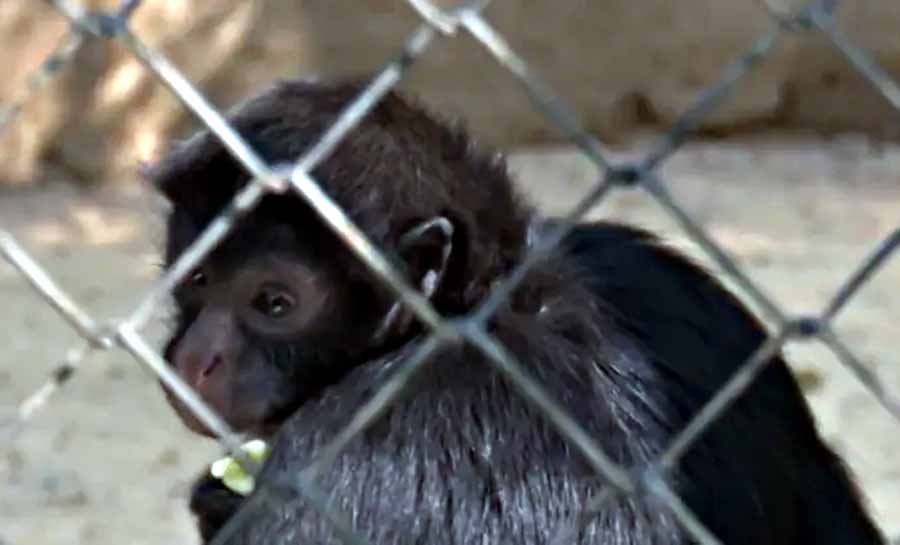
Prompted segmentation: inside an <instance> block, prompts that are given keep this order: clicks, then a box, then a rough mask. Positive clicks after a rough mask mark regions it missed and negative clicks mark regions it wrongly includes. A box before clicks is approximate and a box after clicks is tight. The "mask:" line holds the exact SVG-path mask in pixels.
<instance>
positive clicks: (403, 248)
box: [398, 216, 453, 299]
mask: <svg viewBox="0 0 900 545" xmlns="http://www.w3.org/2000/svg"><path fill="white" fill-rule="evenodd" d="M452 252H453V224H452V223H450V220H448V219H447V218H445V217H443V216H436V217H434V218H431V219H428V220H425V221H423V222H421V223H419V224H417V225H415V226H413V227H412V228H411V229H409V230H408V231H406V233H404V234H403V236H401V237H400V241H399V244H398V253H399V255H400V258H401V259H402V260H403V262H404V264H405V265H406V267H407V273H408V274H409V275H410V280H412V281H413V282H415V283H416V284H417V285H418V287H419V289H420V290H421V291H422V294H423V295H425V297H427V298H429V299H430V298H431V297H432V296H434V294H435V292H436V291H437V290H438V288H439V287H440V284H441V281H442V280H443V279H444V273H446V271H447V263H448V262H449V261H450V254H451V253H452Z"/></svg>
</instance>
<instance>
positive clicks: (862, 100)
mask: <svg viewBox="0 0 900 545" xmlns="http://www.w3.org/2000/svg"><path fill="white" fill-rule="evenodd" d="M87 3H88V4H91V5H93V6H94V7H108V6H109V5H112V4H113V2H110V1H94V2H87ZM760 4H761V3H760V2H754V1H751V0H678V1H677V2H675V1H672V0H596V1H592V2H588V1H577V2H573V1H565V0H531V1H526V0H496V1H495V2H494V3H493V4H492V5H491V7H490V8H489V9H488V11H487V15H488V17H489V19H490V20H491V21H492V23H493V24H494V25H495V26H496V28H498V29H499V30H500V31H501V32H502V33H503V34H504V35H505V36H506V37H507V38H508V40H509V41H510V43H511V45H512V46H513V47H514V48H515V49H516V50H517V51H518V52H520V53H521V55H522V56H524V57H525V58H526V59H527V60H529V61H530V62H531V63H532V65H533V67H534V68H535V69H536V70H537V71H538V73H540V74H541V75H542V76H543V77H544V78H545V79H546V80H547V81H549V82H550V84H551V85H552V86H553V87H554V88H555V89H556V90H557V91H558V92H559V94H561V95H562V96H563V97H564V98H565V99H566V100H567V101H568V102H569V104H570V105H572V106H573V107H574V109H575V110H576V111H577V112H578V113H579V114H580V115H581V116H583V118H584V120H585V121H586V123H587V125H588V126H589V128H590V129H591V130H592V131H594V132H595V133H597V134H598V135H599V136H601V137H603V138H606V139H609V140H616V139H619V138H622V137H625V136H627V135H628V134H629V133H630V132H631V131H633V130H634V129H639V128H646V127H650V128H655V127H664V126H666V125H667V124H670V123H671V122H672V121H673V119H675V117H676V116H677V115H678V113H679V112H681V111H683V110H684V109H685V107H686V106H687V105H688V104H690V103H691V101H692V100H694V98H695V97H696V95H697V93H698V92H699V91H700V90H701V89H703V88H704V87H705V86H707V85H709V84H710V83H712V82H713V81H715V80H716V79H717V78H718V77H719V76H720V74H721V72H722V70H723V68H724V67H725V66H726V65H727V64H728V63H729V62H730V61H732V60H733V59H735V58H737V57H738V56H739V55H740V54H741V53H742V52H744V51H746V50H747V49H748V48H749V46H750V45H751V44H752V43H753V42H754V40H755V39H756V38H757V37H758V36H759V35H760V34H761V33H762V32H764V31H765V30H766V29H767V28H768V27H769V25H770V20H769V19H768V17H767V15H766V13H765V12H764V10H763V9H762V8H761V7H760ZM418 22H419V20H418V17H417V15H416V14H415V13H414V12H413V11H412V9H411V8H409V7H408V6H407V5H406V3H405V2H404V1H402V0H369V1H366V2H360V1H359V0H306V1H302V2H298V1H297V0H266V1H257V2H248V1H238V0H216V1H214V2H159V1H157V2H152V1H151V2H145V5H143V6H142V7H141V8H140V9H139V10H138V12H137V13H136V16H135V18H134V20H133V25H132V27H133V28H134V30H135V31H137V32H138V33H139V34H140V35H141V36H143V37H144V38H145V39H146V41H147V42H148V43H149V44H150V45H152V46H153V47H156V48H159V49H160V50H161V51H163V52H164V53H165V54H166V55H168V56H169V57H170V58H171V59H172V60H173V62H174V63H175V64H176V65H177V66H178V67H180V68H181V69H183V70H184V72H185V73H186V74H187V75H188V76H189V77H190V78H191V79H192V80H193V81H195V82H196V83H198V84H199V85H200V86H201V88H202V89H203V90H204V91H205V92H207V93H208V94H209V95H210V97H211V98H212V99H213V100H214V102H215V103H216V104H218V105H220V106H227V105H229V104H232V103H233V102H234V101H236V100H237V99H238V98H239V97H241V96H242V95H244V94H246V93H248V92H251V91H253V90H254V89H257V88H259V87H261V86H264V85H265V84H267V83H268V82H269V81H270V80H271V79H272V78H275V77H280V76H292V75H298V74H307V73H310V72H314V73H318V74H322V75H330V74H358V73H365V72H369V71H373V70H376V69H378V68H379V67H381V66H382V65H383V63H384V61H385V60H386V59H387V58H389V56H390V55H391V54H392V53H393V52H395V51H396V50H397V48H398V46H399V45H400V43H402V41H403V40H404V39H405V37H406V36H407V35H408V34H409V32H411V31H412V30H413V29H414V28H415V27H416V25H417V24H418ZM838 23H839V26H840V28H841V29H842V30H843V31H844V32H846V33H847V34H849V35H850V36H851V37H853V39H854V40H855V41H856V42H857V43H859V44H860V45H862V46H864V47H866V48H867V49H868V50H869V51H870V52H871V53H872V54H873V55H874V57H875V58H876V59H877V60H878V61H879V62H880V63H882V66H883V67H884V68H886V69H887V70H888V71H890V72H892V73H893V74H895V75H897V76H900V32H898V29H900V2H894V1H887V0H857V1H854V2H844V3H843V5H842V6H841V7H840V9H839V11H838ZM65 30H66V24H65V21H63V20H62V19H61V18H60V17H59V16H58V15H57V14H56V13H55V12H53V11H52V10H51V9H49V8H48V7H46V6H45V4H44V3H43V2H28V1H25V0H0V57H2V59H0V62H2V63H3V65H4V67H5V70H4V72H5V73H6V74H8V75H7V76H5V77H4V78H3V79H2V81H0V100H2V101H7V100H9V99H13V98H16V97H17V96H19V95H20V94H21V93H22V91H23V89H24V88H25V78H26V76H27V75H28V74H29V73H30V72H31V71H32V70H33V69H34V68H35V67H36V66H37V65H38V63H39V62H40V60H41V59H42V57H43V56H44V55H45V54H46V52H48V51H49V50H50V49H51V48H52V47H53V45H54V43H56V41H57V40H58V39H59V38H60V36H62V35H63V33H64V32H65ZM803 36H804V35H800V36H798V37H790V36H789V37H787V38H786V39H784V40H783V41H782V42H781V44H780V46H779V48H778V51H777V53H776V54H775V55H774V56H773V57H772V58H771V59H770V60H769V61H768V62H766V63H765V64H764V65H763V66H761V67H760V68H758V69H756V70H755V71H753V72H752V73H751V74H750V75H749V76H748V77H747V78H746V79H745V80H744V81H743V82H742V84H741V85H740V87H739V89H738V92H737V93H736V94H735V95H734V96H733V97H732V98H731V99H730V100H729V101H728V102H727V104H725V105H723V107H722V108H720V109H719V110H717V111H716V113H715V115H713V116H712V117H710V118H708V119H707V121H706V122H705V125H704V128H706V129H711V130H724V131H728V130H737V129H747V128H758V127H771V126H777V127H780V128H804V129H814V130H826V131H845V130H854V131H855V130H860V131H866V132H870V133H872V134H875V135H876V136H878V137H889V138H894V137H896V136H897V133H898V132H900V115H898V113H897V112H896V111H894V110H892V109H891V108H890V107H889V106H888V104H887V102H886V101H885V100H884V99H882V98H881V97H880V95H878V94H877V93H876V92H874V91H873V90H872V89H871V88H870V87H869V86H868V84H867V83H866V82H865V81H863V80H862V78H861V77H860V76H859V75H858V74H857V73H856V72H855V71H853V70H852V69H851V68H850V67H849V65H848V64H847V63H846V62H845V60H844V59H843V58H842V57H841V56H840V55H838V54H837V53H836V52H835V51H834V50H833V49H832V48H831V47H829V45H828V44H827V43H826V42H825V40H824V39H823V38H822V37H821V36H817V35H808V36H806V37H805V39H800V38H801V37H803ZM78 60H79V62H78V63H77V64H76V65H75V69H70V70H67V71H65V72H63V73H62V74H61V76H60V77H59V78H58V79H57V80H56V81H55V82H54V83H53V84H51V85H50V87H49V88H48V89H47V90H46V91H45V92H44V93H43V94H42V95H41V96H40V97H39V98H38V99H37V100H34V101H32V102H30V103H29V104H28V106H27V108H26V110H25V111H24V114H23V116H22V117H21V119H20V120H19V121H18V122H17V123H16V124H15V125H13V126H11V127H10V128H9V129H8V130H7V131H6V133H5V134H3V135H0V184H13V185H16V184H27V183H31V182H34V181H37V180H40V179H41V178H46V177H48V176H49V175H51V174H52V172H53V169H52V168H48V167H58V168H63V169H65V171H66V173H67V174H68V175H74V176H76V177H78V178H79V179H81V180H83V181H85V182H98V181H105V180H106V179H109V178H117V177H119V178H123V179H131V178H133V168H134V165H135V163H136V162H137V161H139V160H141V159H147V158H151V157H152V156H153V155H154V154H155V153H158V151H159V150H160V149H161V147H162V146H164V144H165V141H166V139H167V138H169V137H170V136H172V135H173V134H179V133H180V132H182V131H183V130H184V129H185V128H189V127H193V126H196V125H194V124H193V123H194V122H193V121H192V119H191V118H190V117H189V116H188V115H187V114H185V112H184V110H182V109H181V108H180V107H179V106H178V104H177V102H176V101H175V100H174V99H173V98H172V96H171V94H170V93H169V92H168V91H167V90H166V89H164V88H163V87H162V86H161V85H160V84H159V83H158V82H156V81H155V80H154V79H153V78H152V77H151V76H149V75H148V74H147V73H146V72H145V71H143V69H142V68H141V66H140V65H139V64H138V63H137V62H136V61H134V60H133V59H132V58H131V57H130V56H129V55H128V54H127V53H126V52H125V51H124V49H123V48H122V47H121V46H120V45H119V44H117V43H110V42H104V41H97V42H92V43H90V44H89V45H88V46H87V47H86V48H84V49H83V50H82V52H81V53H80V55H79V56H78ZM403 87H404V89H406V90H412V91H414V92H415V93H416V94H419V95H421V96H422V98H423V99H424V100H425V102H427V103H429V104H431V105H433V106H434V107H436V108H438V109H439V110H440V111H441V112H444V113H446V114H447V115H451V116H452V115H463V116H465V117H466V119H467V120H468V124H469V125H470V126H471V127H472V130H473V132H474V133H475V134H477V135H478V136H479V137H480V138H481V139H482V140H484V141H487V142H490V143H493V144H498V145H504V146H506V145H520V144H534V143H542V142H549V141H554V140H558V139H559V134H558V133H557V132H556V131H555V129H554V128H553V127H552V126H551V125H550V124H548V123H547V122H546V121H545V120H544V119H543V118H542V117H541V116H540V115H538V114H537V113H536V112H535V110H534V109H533V108H532V106H531V105H530V103H529V101H528V100H527V99H526V98H525V95H524V93H523V92H522V90H521V89H520V88H519V86H518V84H517V83H516V81H515V80H514V79H513V78H512V77H511V76H510V75H509V74H508V73H507V72H506V71H505V70H502V69H500V68H499V66H497V65H496V63H495V62H494V61H493V59H492V58H490V57H489V55H488V54H487V53H486V52H485V51H484V50H483V49H482V48H481V47H480V46H478V45H476V44H475V43H474V41H473V40H472V39H471V38H470V37H469V36H468V35H463V36H462V37H461V38H459V39H455V40H450V39H444V40H440V41H438V42H437V43H436V44H435V45H434V46H433V48H432V49H431V51H430V52H429V54H427V55H426V57H425V58H424V59H423V60H422V61H421V62H420V63H419V64H418V65H417V66H416V67H415V68H414V70H413V72H412V74H411V77H410V78H409V79H408V80H407V81H406V82H405V83H404V85H403Z"/></svg>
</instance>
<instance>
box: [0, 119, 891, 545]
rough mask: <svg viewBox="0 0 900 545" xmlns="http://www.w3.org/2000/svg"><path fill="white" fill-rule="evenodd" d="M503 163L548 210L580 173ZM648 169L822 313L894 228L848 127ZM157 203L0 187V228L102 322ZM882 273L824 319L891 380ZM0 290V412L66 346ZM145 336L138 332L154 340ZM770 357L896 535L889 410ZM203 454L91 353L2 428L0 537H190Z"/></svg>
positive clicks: (118, 368) (152, 230) (748, 263)
mask: <svg viewBox="0 0 900 545" xmlns="http://www.w3.org/2000/svg"><path fill="white" fill-rule="evenodd" d="M637 148H640V146H639V145H638V146H637ZM512 167H513V170H514V172H515V174H516V175H517V177H518V178H519V179H520V180H521V182H522V186H523V188H525V191H526V192H527V193H529V194H531V195H533V196H534V197H535V198H536V199H537V200H538V202H539V203H540V205H541V206H542V207H544V208H545V209H547V210H549V211H552V212H561V211H563V210H565V209H566V207H567V206H568V205H570V204H572V203H573V202H574V201H575V200H576V199H577V197H578V196H579V195H581V194H583V193H584V192H585V191H587V189H588V187H589V185H590V184H591V183H592V182H593V181H594V180H595V179H596V171H595V170H594V169H593V168H592V166H591V165H590V164H589V163H587V162H586V161H585V160H584V159H583V158H581V157H580V156H577V155H576V154H574V153H573V152H572V151H571V150H542V151H538V152H535V151H530V152H521V153H519V154H517V155H516V156H515V157H514V158H513V161H512ZM664 172H665V174H666V179H667V181H668V187H669V188H671V190H672V192H673V194H674V195H675V196H676V198H677V199H678V200H679V202H681V203H683V204H684V206H685V207H686V208H687V209H688V210H689V211H690V213H691V214H692V215H693V216H694V217H695V218H697V220H698V221H699V222H700V223H701V224H702V225H703V226H704V227H705V228H706V229H708V230H709V232H710V233H711V234H712V236H713V237H714V238H715V239H716V240H717V241H718V242H719V243H721V244H722V246H723V247H724V248H725V249H726V250H727V251H728V252H730V253H731V254H732V255H734V256H736V257H737V258H738V260H739V262H740V264H741V265H742V266H743V267H744V269H745V270H747V271H748V272H749V273H750V275H751V276H752V278H754V279H755V280H757V281H758V282H759V284H760V285H761V286H762V288H763V290H764V292H765V293H767V294H768V295H769V296H771V298H773V299H774V300H776V301H778V302H779V303H780V304H781V305H783V306H784V307H785V308H786V309H788V310H789V311H790V312H793V313H804V312H814V311H816V310H817V309H820V308H822V307H823V305H824V303H825V301H826V300H827V298H828V297H829V296H830V295H831V294H833V293H834V292H835V290H836V289H837V288H838V286H839V285H840V283H841V282H842V281H843V280H844V279H845V278H846V277H847V276H848V275H849V274H850V272H851V271H852V270H853V269H854V267H856V265H857V264H858V262H859V261H860V260H861V259H862V258H863V257H864V256H865V255H866V254H867V253H868V252H869V251H870V250H871V249H872V248H873V247H874V245H875V244H876V243H877V242H878V241H879V240H880V239H881V238H883V237H884V236H885V235H886V234H887V233H889V232H890V230H891V229H892V228H895V227H896V226H897V225H898V224H900V184H898V176H900V148H896V147H879V146H874V145H871V144H869V143H867V142H866V141H865V140H864V139H861V138H856V137H846V138H840V139H835V140H828V141H825V140H821V139H816V138H812V137H803V138H800V137H798V138H786V137H781V138H778V139H774V138H756V139H753V140H742V141H730V142H727V143H722V142H718V143H710V142H707V143H697V144H692V145H691V146H689V147H688V148H686V149H685V150H683V151H682V152H681V153H680V154H678V155H676V156H675V157H674V158H673V159H672V160H671V162H669V163H667V164H666V165H665V169H664ZM158 212H159V206H158V203H156V202H155V201H154V200H153V199H150V198H148V196H147V195H145V194H144V193H142V192H141V190H140V189H139V188H137V187H135V186H132V187H131V188H130V189H127V190H126V189H116V190H105V191H103V192H102V194H101V193H90V192H76V191H75V190H73V189H71V188H67V187H65V186H62V187H54V188H52V189H44V190H34V191H29V192H26V193H15V194H9V193H7V194H4V193H0V226H2V227H4V228H8V229H10V230H11V231H12V232H13V233H14V234H15V235H17V236H18V237H19V238H20V240H21V242H22V243H23V244H24V245H26V247H27V248H28V249H29V250H30V251H31V252H33V254H34V255H35V256H36V257H37V259H38V260H39V261H40V262H41V263H42V264H44V265H45V266H46V267H48V268H49V269H50V270H51V271H52V273H53V276H54V278H55V279H56V280H58V281H59V282H60V283H61V285H62V286H64V287H65V288H66V289H68V290H70V292H71V293H72V294H73V295H74V297H75V298H76V300H77V301H79V302H80V303H82V304H84V305H85V306H86V307H87V308H89V309H90V311H91V312H92V313H93V314H94V315H95V316H98V317H101V318H103V319H108V318H115V317H120V316H123V315H124V314H126V313H127V312H128V310H129V309H130V308H132V307H133V305H134V304H135V302H136V301H137V300H138V299H139V298H140V295H141V292H142V290H143V289H144V288H146V287H147V286H148V285H149V284H150V282H151V280H152V278H153V277H154V274H155V269H154V264H155V259H156V254H155V249H156V247H157V245H158V242H159V235H160V230H159V223H158ZM592 215H593V216H594V217H612V218H621V219H625V220H627V221H630V222H634V223H638V224H641V225H644V226H647V227H650V228H653V229H656V230H659V231H661V232H664V233H666V234H667V235H668V236H669V237H670V238H671V239H672V240H674V241H676V242H678V243H682V242H684V241H685V239H684V236H683V232H682V231H681V230H680V229H679V228H678V227H677V226H676V225H675V224H674V223H673V222H672V221H671V220H669V219H668V218H667V216H665V215H664V214H663V213H662V210H661V209H660V208H659V207H658V206H657V205H655V203H654V202H653V201H652V200H651V199H649V198H648V196H647V195H646V194H644V193H642V192H635V191H632V192H623V193H617V194H616V195H614V196H613V197H612V198H611V199H609V200H608V201H606V202H605V203H604V204H603V205H601V206H600V207H598V208H597V209H595V210H594V212H593V214H592ZM688 249H690V247H689V246H688ZM898 285H900V259H894V260H893V261H892V262H889V263H888V266H887V267H886V268H885V269H884V270H882V271H881V272H880V273H879V274H878V275H877V276H876V277H875V278H874V281H873V282H872V283H871V284H870V285H869V286H868V287H866V288H865V289H864V290H863V291H862V292H861V293H860V294H859V297H857V298H856V299H855V300H854V301H853V302H852V304H850V305H849V306H848V307H847V309H846V310H845V311H844V312H843V313H842V314H840V316H839V319H838V321H837V329H838V331H839V332H840V333H841V334H842V335H843V336H844V338H845V339H846V340H847V341H848V343H849V344H850V345H851V346H852V347H853V349H854V350H855V351H856V354H857V355H858V356H859V357H860V358H861V359H862V360H863V362H864V363H865V364H866V365H867V366H869V368H871V369H872V370H874V371H875V372H876V373H877V374H878V376H879V377H880V379H881V380H882V381H884V383H885V385H886V387H887V388H889V389H891V390H892V391H894V392H898V393H900V356H898V355H897V353H896V352H895V351H894V350H893V349H892V346H893V341H891V338H893V335H897V334H898V332H900V329H898V326H897V323H898V318H900V298H898V297H895V293H896V290H897V286H898ZM0 302H2V307H3V310H2V316H3V327H2V328H0V411H4V412H6V411H10V410H12V409H13V408H14V406H15V404H16V403H18V402H19V401H20V400H21V399H23V398H24V397H25V396H26V395H27V394H28V393H30V392H32V391H33V390H34V389H35V388H37V387H38V386H39V385H40V384H41V383H42V382H43V381H44V380H45V377H46V376H47V373H48V372H49V371H50V370H51V369H52V368H53V366H54V364H55V363H56V362H57V361H59V359H60V358H61V357H62V356H63V355H64V354H65V353H66V351H67V350H68V349H70V348H71V347H75V346H79V343H78V340H77V337H76V336H75V335H74V334H73V333H72V332H71V330H70V329H69V328H68V327H67V326H66V325H65V323H63V322H62V321H61V320H60V319H59V318H58V317H57V315H56V314H55V313H54V312H53V311H52V310H51V309H50V307H48V306H47V305H46V304H45V303H44V302H42V301H41V300H39V299H38V298H37V297H36V296H35V295H34V293H33V292H32V291H30V290H29V289H27V287H26V284H25V283H24V282H23V281H22V279H21V278H20V277H19V276H17V274H16V273H15V272H14V271H13V270H12V269H11V268H10V267H8V266H6V264H2V263H0ZM158 332H159V327H154V328H152V329H151V333H153V334H154V338H158ZM788 355H789V357H790V358H791V360H792V362H793V364H794V366H795V368H796V369H797V370H798V371H800V372H802V373H803V377H804V382H805V383H806V384H808V385H809V388H808V393H809V399H810V401H811V403H812V405H813V407H814V409H815V413H816V415H817V417H818V418H819V422H820V425H821V429H822V432H823V434H824V435H825V436H826V437H827V438H828V440H829V441H831V442H832V443H833V444H834V445H835V446H836V448H837V449H838V450H839V451H840V452H841V453H842V454H843V455H844V456H845V457H846V459H847V461H848V463H849V464H850V466H851V467H852V468H853V470H854V471H855V473H856V475H857V476H858V478H859V481H860V484H861V487H862V488H863V490H864V491H865V494H866V496H867V498H868V500H869V501H870V503H871V506H872V510H873V512H874V513H875V515H876V516H877V518H878V521H879V523H880V524H881V525H882V526H883V528H884V529H885V530H886V531H888V532H889V533H890V534H891V535H898V534H900V457H898V455H897V453H898V452H900V423H898V422H897V421H896V420H894V419H893V418H891V416H890V415H889V414H888V413H887V411H886V410H885V409H883V408H882V407H881V406H880V405H879V404H878V403H877V402H876V401H875V398H874V397H873V396H872V395H870V394H869V393H867V392H866V391H865V389H864V388H863V387H862V386H861V385H860V383H859V382H858V381H857V380H856V379H855V378H854V377H853V376H852V375H851V374H850V373H849V372H848V371H847V370H846V369H845V368H844V367H842V366H841V364H840V363H839V361H838V360H837V359H836V358H835V357H834V356H833V355H831V353H830V352H829V351H828V350H827V349H825V348H823V347H822V346H820V345H818V344H816V343H809V344H797V345H791V346H790V347H789V348H788ZM217 452H218V448H217V447H216V446H215V445H214V444H212V443H210V442H208V441H206V440H204V439H199V438H196V437H193V436H190V435H189V434H188V433H186V432H185V431H183V430H182V429H181V426H180V425H179V423H178V422H177V421H176V419H175V417H174V416H173V415H172V413H171V412H170V411H169V409H168V408H167V407H166V406H165V405H164V403H163V401H162V396H161V395H160V392H159V390H158V388H157V387H156V385H155V383H154V379H153V378H152V377H151V376H150V374H149V373H148V372H147V371H145V370H143V369H142V368H141V367H139V366H138V365H136V364H135V362H134V360H132V359H131V358H130V357H129V356H128V355H127V354H124V353H122V352H119V351H114V352H111V353H103V354H95V355H93V356H92V357H90V358H89V359H88V360H87V362H86V363H85V365H84V366H83V368H82V369H81V370H80V372H79V374H78V375H77V376H76V377H75V378H74V380H72V382H71V383H70V384H69V385H68V386H67V387H66V388H65V389H64V391H62V392H61V393H60V394H59V395H58V396H57V397H56V398H54V399H53V401H52V402H51V404H50V405H49V406H47V407H46V408H45V409H44V410H43V411H42V412H40V413H39V414H38V415H37V416H36V417H35V418H34V419H33V420H32V421H31V422H30V424H29V425H28V426H27V428H26V429H25V430H24V432H23V433H22V434H21V435H20V436H18V438H16V439H15V440H14V441H11V442H8V441H7V442H4V444H0V483H2V486H0V544H2V545H26V544H27V545H50V544H57V543H59V544H62V543H67V544H68V543H84V544H90V545H101V544H103V545H105V544H116V545H122V544H142V543H186V544H190V543H195V542H196V537H195V535H194V530H193V527H192V526H191V521H190V519H189V517H188V516H187V513H186V508H185V492H186V485H187V483H188V481H189V480H190V479H191V478H192V476H193V475H194V474H195V472H196V471H197V470H198V469H199V468H201V467H202V465H203V464H204V463H205V462H207V461H209V460H210V459H211V458H212V457H213V456H215V455H216V454H217Z"/></svg>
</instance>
